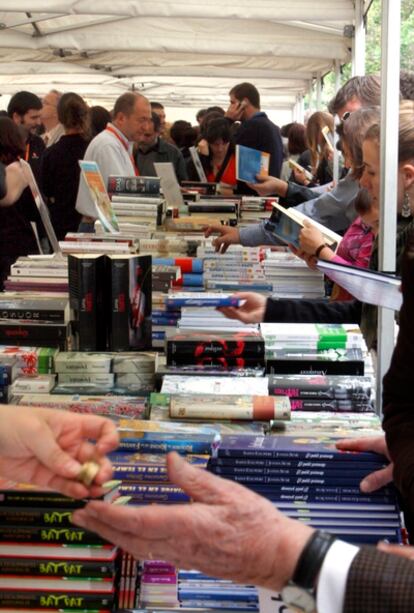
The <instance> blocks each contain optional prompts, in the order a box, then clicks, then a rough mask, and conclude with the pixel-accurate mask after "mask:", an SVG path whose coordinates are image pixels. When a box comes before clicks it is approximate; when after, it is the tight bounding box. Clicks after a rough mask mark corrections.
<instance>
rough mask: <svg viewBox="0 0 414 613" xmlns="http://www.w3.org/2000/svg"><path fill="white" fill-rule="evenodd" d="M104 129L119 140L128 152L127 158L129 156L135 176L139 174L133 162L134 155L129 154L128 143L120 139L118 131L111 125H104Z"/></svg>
mask: <svg viewBox="0 0 414 613" xmlns="http://www.w3.org/2000/svg"><path fill="white" fill-rule="evenodd" d="M106 130H107V131H108V132H111V134H113V135H114V136H115V137H116V138H117V139H118V140H119V142H120V143H121V145H122V146H123V148H124V149H125V151H126V152H127V153H128V155H129V158H130V160H131V164H132V166H133V168H134V172H135V176H136V177H138V176H139V170H138V167H137V165H136V163H135V160H134V156H133V155H132V154H131V152H130V151H129V147H128V145H127V144H126V142H125V141H124V140H122V138H121V137H120V136H119V134H118V132H117V131H116V130H114V129H113V127H112V126H110V125H107V126H106Z"/></svg>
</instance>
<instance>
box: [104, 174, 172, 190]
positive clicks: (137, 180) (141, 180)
mask: <svg viewBox="0 0 414 613" xmlns="http://www.w3.org/2000/svg"><path fill="white" fill-rule="evenodd" d="M108 192H109V193H111V194H154V195H159V193H160V179H159V178H158V177H135V176H134V177H122V176H120V175H109V177H108Z"/></svg>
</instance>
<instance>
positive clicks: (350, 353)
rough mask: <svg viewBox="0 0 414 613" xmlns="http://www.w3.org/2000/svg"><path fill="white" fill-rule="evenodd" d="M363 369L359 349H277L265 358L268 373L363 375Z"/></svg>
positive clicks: (363, 365) (363, 364)
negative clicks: (312, 350) (309, 350)
mask: <svg viewBox="0 0 414 613" xmlns="http://www.w3.org/2000/svg"><path fill="white" fill-rule="evenodd" d="M364 369H365V363H364V359H363V356H362V352H361V350H359V349H329V350H327V351H319V352H315V353H311V352H298V351H295V350H294V349H287V350H277V351H272V356H271V357H267V359H266V371H267V372H268V373H269V374H288V375H294V374H298V375H350V376H363V375H364Z"/></svg>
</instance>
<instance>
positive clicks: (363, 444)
mask: <svg viewBox="0 0 414 613" xmlns="http://www.w3.org/2000/svg"><path fill="white" fill-rule="evenodd" d="M336 448H337V449H341V450H342V451H374V452H375V453H384V437H383V436H363V437H361V438H355V439H352V438H346V439H342V440H340V441H337V443H336Z"/></svg>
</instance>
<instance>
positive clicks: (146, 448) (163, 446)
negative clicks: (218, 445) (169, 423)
mask: <svg viewBox="0 0 414 613" xmlns="http://www.w3.org/2000/svg"><path fill="white" fill-rule="evenodd" d="M118 451H139V452H141V453H168V452H169V451H177V452H178V453H182V454H184V455H185V454H187V453H198V454H209V453H210V451H211V441H209V442H207V441H188V440H173V439H171V440H164V441H162V440H155V439H154V440H150V439H140V438H136V439H134V438H122V439H121V442H120V444H119V447H118Z"/></svg>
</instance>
